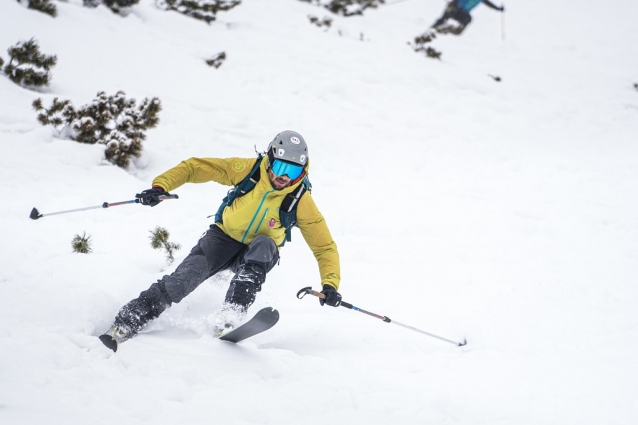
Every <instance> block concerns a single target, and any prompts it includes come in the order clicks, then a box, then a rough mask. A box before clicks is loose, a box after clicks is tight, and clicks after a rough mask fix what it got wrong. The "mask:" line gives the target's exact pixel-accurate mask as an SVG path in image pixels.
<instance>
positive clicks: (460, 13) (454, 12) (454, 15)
mask: <svg viewBox="0 0 638 425" xmlns="http://www.w3.org/2000/svg"><path fill="white" fill-rule="evenodd" d="M448 19H454V20H455V21H457V22H458V23H459V24H461V27H460V28H459V31H458V32H459V34H460V33H461V31H463V29H465V27H466V26H467V25H468V24H469V23H470V22H471V21H472V16H470V14H469V13H468V12H466V11H465V10H463V8H462V7H461V6H459V5H458V3H457V2H455V1H453V2H452V3H450V4H449V5H448V6H447V7H446V8H445V11H444V12H443V15H442V16H441V17H440V18H439V19H438V20H437V21H436V22H435V23H434V24H432V28H435V29H436V28H439V27H440V26H442V25H443V24H445V23H446V22H447V20H448Z"/></svg>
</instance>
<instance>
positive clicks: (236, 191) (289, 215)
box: [215, 154, 312, 247]
mask: <svg viewBox="0 0 638 425" xmlns="http://www.w3.org/2000/svg"><path fill="white" fill-rule="evenodd" d="M262 158H263V155H261V154H259V155H258V156H257V162H256V163H255V165H254V166H253V168H252V170H250V173H248V175H247V176H246V177H244V179H243V180H242V181H240V182H239V183H238V184H237V186H235V187H233V188H232V189H230V190H229V191H228V194H227V195H226V197H225V198H224V199H223V200H222V204H221V205H220V206H219V209H218V210H217V213H216V214H215V223H222V222H223V221H222V215H223V214H224V209H225V208H226V207H227V206H229V205H231V204H232V203H233V201H234V200H235V199H237V198H239V197H241V196H244V195H245V194H247V193H248V192H250V191H251V190H253V189H254V188H255V186H256V185H257V182H259V179H260V178H261V170H260V169H259V167H260V166H261V160H262ZM306 191H308V192H311V191H312V185H311V184H310V180H308V176H306V177H304V178H303V180H302V181H301V184H300V185H299V187H298V188H297V189H296V190H295V191H294V192H291V193H289V194H288V195H286V197H285V198H284V200H283V201H282V202H281V206H280V207H279V221H280V222H281V225H282V226H283V227H284V228H285V229H286V238H285V239H284V241H283V242H282V243H281V245H279V246H280V247H281V246H284V244H285V243H286V241H288V242H290V241H291V240H292V228H293V227H294V226H297V206H298V205H299V200H300V199H301V197H302V196H303V194H304V193H306Z"/></svg>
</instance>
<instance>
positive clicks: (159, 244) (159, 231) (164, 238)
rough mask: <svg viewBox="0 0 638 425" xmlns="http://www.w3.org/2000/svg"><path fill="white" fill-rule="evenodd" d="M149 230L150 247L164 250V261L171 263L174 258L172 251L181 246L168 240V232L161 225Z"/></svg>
mask: <svg viewBox="0 0 638 425" xmlns="http://www.w3.org/2000/svg"><path fill="white" fill-rule="evenodd" d="M150 232H151V237H150V239H151V247H152V248H153V249H159V250H160V251H161V250H164V252H165V254H166V261H168V264H171V263H172V262H173V261H174V260H175V257H174V255H173V253H174V252H175V251H178V250H180V249H181V248H182V246H181V245H180V244H177V243H173V242H169V241H168V238H169V236H170V234H169V233H168V230H166V229H165V228H163V227H160V226H156V227H155V229H153V230H151V231H150Z"/></svg>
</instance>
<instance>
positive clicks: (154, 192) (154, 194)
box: [135, 187, 167, 207]
mask: <svg viewBox="0 0 638 425" xmlns="http://www.w3.org/2000/svg"><path fill="white" fill-rule="evenodd" d="M166 194H167V192H166V191H165V190H164V189H162V188H161V187H154V188H152V189H146V190H144V191H142V193H136V194H135V197H136V198H138V199H139V200H140V203H141V204H142V205H150V206H151V207H154V206H155V205H157V204H159V203H160V202H161V201H160V198H159V197H160V195H166Z"/></svg>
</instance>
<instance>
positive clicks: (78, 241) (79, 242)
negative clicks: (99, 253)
mask: <svg viewBox="0 0 638 425" xmlns="http://www.w3.org/2000/svg"><path fill="white" fill-rule="evenodd" d="M71 246H72V247H73V252H77V253H78V254H89V253H91V252H93V249H92V248H91V236H87V235H86V232H83V233H82V236H80V235H75V237H74V238H73V240H72V241H71Z"/></svg>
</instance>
